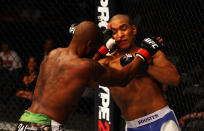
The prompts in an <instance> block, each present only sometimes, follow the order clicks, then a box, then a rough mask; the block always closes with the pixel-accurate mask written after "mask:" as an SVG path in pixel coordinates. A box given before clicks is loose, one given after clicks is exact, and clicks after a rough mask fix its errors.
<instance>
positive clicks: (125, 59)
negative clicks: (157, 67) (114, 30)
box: [120, 54, 134, 66]
mask: <svg viewBox="0 0 204 131" xmlns="http://www.w3.org/2000/svg"><path fill="white" fill-rule="evenodd" d="M133 60H134V56H133V55H132V54H125V55H124V56H122V57H121V58H120V64H121V65H122V66H125V65H127V64H129V63H130V62H131V61H133Z"/></svg>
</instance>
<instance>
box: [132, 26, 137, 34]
mask: <svg viewBox="0 0 204 131" xmlns="http://www.w3.org/2000/svg"><path fill="white" fill-rule="evenodd" d="M132 31H133V34H134V35H136V33H137V27H136V26H135V25H132Z"/></svg>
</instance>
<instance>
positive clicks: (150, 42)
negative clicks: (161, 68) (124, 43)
mask: <svg viewBox="0 0 204 131" xmlns="http://www.w3.org/2000/svg"><path fill="white" fill-rule="evenodd" d="M161 47H162V43H160V42H158V40H156V39H155V38H145V39H144V40H143V41H142V43H141V48H140V49H139V50H138V51H137V52H136V54H135V55H136V56H139V57H140V58H142V59H143V60H144V61H146V62H147V61H149V59H151V56H153V55H154V54H155V53H156V52H157V51H158V50H160V49H161Z"/></svg>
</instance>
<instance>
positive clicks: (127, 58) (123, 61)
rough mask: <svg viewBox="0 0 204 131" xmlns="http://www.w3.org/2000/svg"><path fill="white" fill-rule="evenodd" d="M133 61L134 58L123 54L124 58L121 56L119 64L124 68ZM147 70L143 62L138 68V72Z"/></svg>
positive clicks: (145, 63)
mask: <svg viewBox="0 0 204 131" xmlns="http://www.w3.org/2000/svg"><path fill="white" fill-rule="evenodd" d="M133 60H134V56H133V55H132V54H125V55H124V56H122V57H121V58H120V64H121V65H122V66H125V65H127V64H129V63H130V62H132V61H133ZM147 69H148V63H147V62H144V63H143V64H142V65H141V66H140V71H143V72H145V71H147Z"/></svg>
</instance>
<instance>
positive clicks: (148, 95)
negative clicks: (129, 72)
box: [102, 52, 167, 120]
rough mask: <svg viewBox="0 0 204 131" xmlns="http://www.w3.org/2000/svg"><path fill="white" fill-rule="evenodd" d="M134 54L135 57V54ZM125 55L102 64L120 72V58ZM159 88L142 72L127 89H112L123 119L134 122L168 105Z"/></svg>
mask: <svg viewBox="0 0 204 131" xmlns="http://www.w3.org/2000/svg"><path fill="white" fill-rule="evenodd" d="M132 54H133V55H134V52H132ZM123 55H124V54H119V55H118V54H114V56H111V57H108V58H106V59H104V60H103V61H104V62H102V63H104V64H106V65H108V66H110V67H112V68H115V69H118V70H120V69H122V66H121V65H120V57H122V56H123ZM159 86H161V85H159V84H158V82H157V81H155V80H154V79H153V78H152V77H151V76H149V75H148V74H147V73H144V72H140V73H138V74H137V75H136V76H135V78H134V79H133V80H131V82H130V83H129V84H128V85H126V86H125V88H121V87H112V88H110V90H111V95H112V97H113V99H114V101H115V102H116V104H117V105H118V107H119V108H120V110H121V113H122V115H123V117H124V118H125V119H126V120H134V119H137V118H139V117H143V116H145V115H148V114H150V113H153V112H155V111H156V110H158V109H161V108H162V107H164V106H165V105H166V104H167V102H166V100H165V99H164V97H163V95H162V93H161V90H160V87H159Z"/></svg>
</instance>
